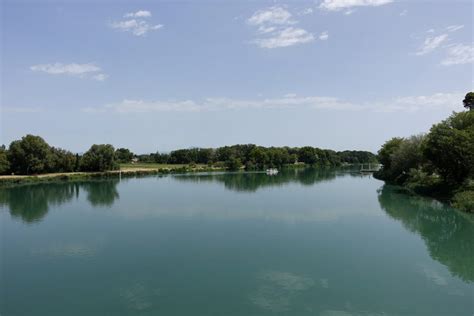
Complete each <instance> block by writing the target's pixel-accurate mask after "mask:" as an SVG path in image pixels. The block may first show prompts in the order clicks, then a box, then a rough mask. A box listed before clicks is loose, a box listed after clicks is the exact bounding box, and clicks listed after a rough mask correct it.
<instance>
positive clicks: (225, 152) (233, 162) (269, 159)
mask: <svg viewBox="0 0 474 316" xmlns="http://www.w3.org/2000/svg"><path fill="white" fill-rule="evenodd" d="M137 157H138V159H139V160H140V161H141V162H154V163H168V164H194V163H196V164H207V165H216V164H217V165H218V166H221V167H227V168H229V169H237V168H239V167H241V166H244V167H245V168H246V169H247V170H259V169H264V168H267V167H280V166H283V165H289V164H295V163H304V164H307V165H314V166H321V167H330V166H339V165H341V164H344V163H350V164H353V163H369V162H376V161H377V158H376V156H375V155H374V154H373V153H371V152H368V151H349V150H348V151H340V152H336V151H334V150H328V149H320V148H315V147H309V146H306V147H299V148H296V147H262V146H256V145H253V144H248V145H234V146H225V147H219V148H215V149H214V148H190V149H179V150H175V151H172V152H171V153H169V154H162V153H152V154H147V155H138V156H137Z"/></svg>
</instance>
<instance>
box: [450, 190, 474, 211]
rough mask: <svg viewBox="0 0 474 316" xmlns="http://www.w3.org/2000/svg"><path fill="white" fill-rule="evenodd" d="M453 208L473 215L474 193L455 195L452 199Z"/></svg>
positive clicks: (464, 192) (467, 192) (465, 192)
mask: <svg viewBox="0 0 474 316" xmlns="http://www.w3.org/2000/svg"><path fill="white" fill-rule="evenodd" d="M453 206H454V207H455V208H457V209H459V210H461V211H464V212H471V213H474V191H462V192H458V193H456V194H455V195H454V197H453Z"/></svg>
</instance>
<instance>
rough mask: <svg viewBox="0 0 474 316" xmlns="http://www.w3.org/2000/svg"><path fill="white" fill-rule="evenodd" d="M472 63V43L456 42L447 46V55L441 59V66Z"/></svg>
mask: <svg viewBox="0 0 474 316" xmlns="http://www.w3.org/2000/svg"><path fill="white" fill-rule="evenodd" d="M472 63H474V45H473V44H471V45H464V44H456V45H451V46H449V47H448V48H447V57H446V58H445V59H444V60H443V61H441V65H443V66H451V65H463V64H472Z"/></svg>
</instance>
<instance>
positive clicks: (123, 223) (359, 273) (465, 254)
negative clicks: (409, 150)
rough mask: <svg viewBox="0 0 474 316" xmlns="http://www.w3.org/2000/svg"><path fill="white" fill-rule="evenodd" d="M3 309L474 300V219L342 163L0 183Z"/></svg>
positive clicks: (366, 309) (438, 304) (404, 308)
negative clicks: (271, 172) (272, 171)
mask: <svg viewBox="0 0 474 316" xmlns="http://www.w3.org/2000/svg"><path fill="white" fill-rule="evenodd" d="M0 221H1V226H0V229H1V235H0V236H1V237H0V238H1V240H0V242H1V258H0V264H1V279H0V314H1V315H2V316H9V315H45V316H54V315H61V316H65V315H81V316H82V315H114V316H115V315H186V316H188V315H227V316H231V315H242V316H252V315H322V316H335V315H339V316H347V315H372V316H373V315H430V316H432V315H446V316H450V315H468V316H472V315H473V314H474V305H473V301H474V243H473V237H474V218H473V217H472V216H468V215H467V214H461V213H458V212H455V211H454V210H452V209H449V208H448V207H446V206H444V205H442V204H440V203H438V202H435V201H433V200H430V199H423V198H419V197H413V196H408V195H404V194H403V193H401V192H398V191H397V189H396V188H393V187H388V186H383V183H382V182H380V181H378V180H375V179H373V178H371V177H370V176H361V175H358V174H350V173H347V172H342V171H317V170H309V169H308V170H299V171H294V170H292V171H287V172H282V173H280V174H278V175H277V176H267V175H265V174H256V173H253V174H213V175H181V176H166V177H156V176H152V177H143V178H130V179H122V180H121V181H119V180H118V179H116V180H103V181H88V182H69V183H67V182H65V183H50V184H37V185H30V186H19V187H14V188H9V189H1V190H0Z"/></svg>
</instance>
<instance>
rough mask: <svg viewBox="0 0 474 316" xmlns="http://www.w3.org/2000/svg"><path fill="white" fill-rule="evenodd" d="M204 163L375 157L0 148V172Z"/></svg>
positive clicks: (25, 144)
mask: <svg viewBox="0 0 474 316" xmlns="http://www.w3.org/2000/svg"><path fill="white" fill-rule="evenodd" d="M135 161H138V162H140V163H160V164H184V165H193V164H205V165H209V166H214V167H219V168H226V169H228V170H239V169H241V168H245V169H246V170H262V169H265V168H274V167H282V166H285V165H294V164H305V165H311V166H317V167H333V166H339V165H342V164H353V163H371V162H377V158H376V156H375V155H374V154H373V153H371V152H368V151H341V152H336V151H333V150H328V149H320V148H315V147H309V146H305V147H301V148H292V147H262V146H257V145H253V144H246V145H233V146H224V147H219V148H215V149H214V148H190V149H178V150H174V151H172V152H170V153H169V154H168V153H165V154H162V153H159V152H156V153H152V154H145V155H135V154H134V153H132V152H131V151H130V150H129V149H127V148H119V149H117V150H115V149H114V147H113V146H112V145H107V144H104V145H92V147H91V148H90V149H89V150H88V151H87V152H86V153H84V154H83V155H82V156H80V155H79V154H73V153H71V152H69V151H67V150H64V149H60V148H55V147H51V146H50V145H48V143H46V141H44V139H42V138H41V137H39V136H33V135H27V136H25V137H23V138H22V139H21V140H16V141H13V142H12V143H11V144H10V147H9V148H8V150H6V149H5V148H4V147H0V174H8V173H15V174H40V173H47V172H73V171H107V170H115V169H117V168H118V167H119V164H120V163H133V162H135Z"/></svg>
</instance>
